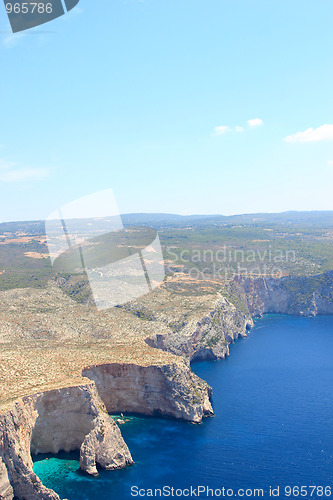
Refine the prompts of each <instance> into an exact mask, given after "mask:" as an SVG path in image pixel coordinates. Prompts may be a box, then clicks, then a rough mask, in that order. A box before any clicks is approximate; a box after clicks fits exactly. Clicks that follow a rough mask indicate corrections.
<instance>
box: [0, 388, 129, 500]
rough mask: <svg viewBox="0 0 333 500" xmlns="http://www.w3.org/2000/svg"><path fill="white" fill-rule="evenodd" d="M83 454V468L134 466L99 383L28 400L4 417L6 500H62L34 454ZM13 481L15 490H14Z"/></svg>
mask: <svg viewBox="0 0 333 500" xmlns="http://www.w3.org/2000/svg"><path fill="white" fill-rule="evenodd" d="M75 449H80V461H81V468H82V469H83V470H84V471H86V472H87V473H89V474H97V468H96V465H97V464H99V465H100V466H101V467H104V468H106V469H118V468H121V467H125V466H126V465H129V464H132V463H133V460H132V457H131V455H130V452H129V450H128V448H127V446H126V444H125V442H124V441H123V439H122V436H121V434H120V431H119V428H118V426H117V425H116V424H115V423H114V422H113V420H112V418H111V417H109V415H108V414H107V411H106V409H105V406H104V404H103V402H102V401H101V399H100V398H99V396H98V394H97V391H96V387H95V385H94V383H91V382H90V383H87V384H84V385H80V386H73V387H67V388H63V389H57V390H51V391H46V392H42V393H39V394H35V395H33V396H27V397H24V398H22V399H20V400H18V401H16V402H15V403H14V404H13V405H12V407H11V408H9V409H8V410H7V411H6V412H5V413H3V414H2V415H0V459H1V460H0V494H1V496H0V498H5V499H6V500H7V499H11V498H13V492H14V494H15V497H17V498H19V499H27V500H37V499H38V500H59V496H58V495H57V494H56V493H55V492H54V491H52V490H50V489H48V488H46V487H45V486H43V484H42V483H41V481H40V480H39V478H38V477H37V476H36V474H34V472H33V469H32V467H33V464H32V459H31V454H34V453H39V452H42V453H49V452H50V453H57V452H58V451H59V450H65V451H71V450H75ZM9 481H10V484H9Z"/></svg>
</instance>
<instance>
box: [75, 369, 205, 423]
mask: <svg viewBox="0 0 333 500" xmlns="http://www.w3.org/2000/svg"><path fill="white" fill-rule="evenodd" d="M83 375H84V376H86V377H89V378H90V379H92V380H93V381H94V382H95V384H96V387H97V389H98V392H99V394H100V396H101V398H102V399H103V401H104V403H105V405H106V408H107V410H108V411H109V412H110V413H117V412H135V413H141V414H144V415H156V414H160V415H165V416H171V417H175V418H181V419H184V420H188V421H190V422H195V423H199V422H201V421H202V418H203V417H204V416H209V415H213V409H212V406H211V404H210V401H209V398H210V396H211V392H212V390H211V388H210V387H209V386H208V385H207V383H206V382H204V381H203V380H201V379H200V378H199V377H197V376H196V375H195V374H194V373H193V372H192V371H191V370H190V368H189V366H188V365H187V364H186V363H185V362H182V361H180V362H179V363H177V364H176V363H174V364H170V365H162V366H161V365H150V366H138V365H135V364H119V363H113V364H107V365H98V366H90V367H87V368H85V369H84V371H83Z"/></svg>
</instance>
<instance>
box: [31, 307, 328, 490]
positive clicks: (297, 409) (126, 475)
mask: <svg viewBox="0 0 333 500" xmlns="http://www.w3.org/2000/svg"><path fill="white" fill-rule="evenodd" d="M192 369H193V370H194V371H195V372H196V373H197V374H198V375H199V376H200V377H202V378H203V379H205V380H207V382H208V383H209V384H210V385H211V386H212V387H213V390H214V394H213V406H214V411H215V414H216V416H215V417H214V418H208V419H205V420H204V422H203V424H201V425H191V424H189V423H186V422H181V421H177V420H171V419H162V418H146V417H141V416H138V415H135V416H131V417H130V422H127V423H126V424H125V425H122V426H121V430H122V433H123V436H124V439H125V441H126V442H127V444H128V446H129V448H130V450H131V453H132V456H133V459H134V461H135V465H134V466H133V467H129V468H127V469H125V470H120V471H112V472H106V471H100V476H99V477H98V478H90V477H87V476H85V475H83V474H82V473H81V472H80V471H79V470H78V469H79V463H78V455H77V454H75V453H71V454H59V455H57V456H52V455H46V456H45V455H39V456H37V457H35V458H34V460H35V463H34V471H35V472H36V474H38V475H39V477H40V478H41V480H42V481H43V482H44V484H45V485H46V486H48V487H50V488H53V489H54V490H55V491H57V493H58V494H59V495H60V496H61V498H68V499H69V500H79V499H80V500H101V499H103V500H111V499H116V500H125V499H130V498H135V497H131V486H135V485H136V486H138V487H140V488H144V489H146V490H147V489H148V488H163V486H172V487H174V488H181V489H184V488H188V487H190V486H191V485H192V486H193V487H197V486H198V485H205V486H209V487H210V488H213V489H216V488H222V487H225V488H232V489H233V490H234V491H236V490H238V489H239V488H244V489H246V488H263V489H264V490H265V498H269V495H268V489H269V487H270V486H272V487H274V488H275V487H277V486H280V488H283V487H284V486H285V485H289V486H295V485H298V486H301V485H321V486H324V487H325V486H327V485H330V486H333V484H332V476H333V395H332V387H333V317H332V316H319V317H315V318H302V317H293V316H279V315H267V316H265V317H264V318H262V319H260V320H257V321H256V324H255V326H254V328H253V329H252V330H251V331H250V332H248V337H247V338H245V339H240V340H238V341H236V343H235V344H233V345H232V346H231V347H230V356H229V358H227V359H225V360H222V361H209V362H208V361H204V362H197V363H194V364H193V365H192ZM46 458H47V459H48V460H46ZM137 498H139V497H137ZM141 498H142V497H141ZM147 498H148V497H147ZM200 498H206V496H204V495H201V497H200ZM279 498H285V496H284V495H283V494H281V493H280V497H279ZM309 498H310V497H309ZM314 498H317V496H314Z"/></svg>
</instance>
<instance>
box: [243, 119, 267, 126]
mask: <svg viewBox="0 0 333 500" xmlns="http://www.w3.org/2000/svg"><path fill="white" fill-rule="evenodd" d="M247 123H248V125H249V127H251V128H253V127H259V126H260V125H263V124H264V121H263V120H262V119H261V118H251V120H247Z"/></svg>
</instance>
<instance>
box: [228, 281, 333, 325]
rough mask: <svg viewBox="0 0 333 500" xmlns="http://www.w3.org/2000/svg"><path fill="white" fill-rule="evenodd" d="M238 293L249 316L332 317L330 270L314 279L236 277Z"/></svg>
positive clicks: (332, 283) (332, 285) (332, 296)
mask: <svg viewBox="0 0 333 500" xmlns="http://www.w3.org/2000/svg"><path fill="white" fill-rule="evenodd" d="M236 283H237V285H238V291H239V294H240V296H241V297H242V298H243V300H245V301H246V303H247V305H248V308H249V311H250V313H251V314H252V316H261V315H262V314H265V313H282V314H291V315H296V316H317V315H318V314H333V271H330V272H327V273H324V274H320V275H317V276H296V277H294V276H286V277H284V278H280V279H277V278H265V279H263V278H261V279H250V278H239V279H237V280H236Z"/></svg>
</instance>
